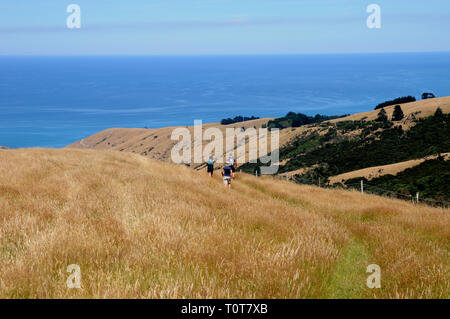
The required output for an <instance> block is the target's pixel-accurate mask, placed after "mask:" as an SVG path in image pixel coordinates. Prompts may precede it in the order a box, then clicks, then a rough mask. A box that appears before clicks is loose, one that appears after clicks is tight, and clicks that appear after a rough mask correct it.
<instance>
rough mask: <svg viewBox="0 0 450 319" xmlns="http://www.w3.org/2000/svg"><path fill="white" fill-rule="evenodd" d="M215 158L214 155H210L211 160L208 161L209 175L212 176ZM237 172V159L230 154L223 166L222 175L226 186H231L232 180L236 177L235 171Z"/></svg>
mask: <svg viewBox="0 0 450 319" xmlns="http://www.w3.org/2000/svg"><path fill="white" fill-rule="evenodd" d="M214 162H215V160H214V158H213V157H212V156H210V157H209V160H208V161H207V162H206V166H207V169H206V171H207V172H208V174H209V176H210V177H212V176H213V174H214ZM235 172H236V160H235V159H234V157H232V156H230V157H229V158H228V159H227V162H226V164H225V165H224V167H223V168H222V177H223V185H225V187H228V188H231V180H232V179H233V178H234V173H235Z"/></svg>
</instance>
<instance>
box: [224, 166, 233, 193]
mask: <svg viewBox="0 0 450 319" xmlns="http://www.w3.org/2000/svg"><path fill="white" fill-rule="evenodd" d="M222 176H223V185H225V187H227V186H228V189H231V178H233V177H234V173H233V169H232V168H231V164H230V162H227V164H226V165H225V166H224V167H223V169H222Z"/></svg>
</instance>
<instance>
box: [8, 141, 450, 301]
mask: <svg viewBox="0 0 450 319" xmlns="http://www.w3.org/2000/svg"><path fill="white" fill-rule="evenodd" d="M449 239H450V217H449V211H448V210H443V209H436V208H430V207H425V206H414V205H412V204H409V203H406V202H401V201H396V200H389V199H383V198H380V197H376V196H370V195H361V194H359V193H357V192H349V191H339V190H324V189H318V188H315V187H309V186H298V185H295V184H292V183H289V182H283V181H277V180H274V179H273V178H259V179H258V178H255V177H253V176H249V175H244V174H242V175H239V176H238V177H237V179H236V180H235V182H234V184H233V189H232V190H230V191H226V190H225V189H224V187H223V185H221V183H220V179H219V177H218V176H215V177H214V178H213V179H210V178H209V177H207V176H206V174H204V173H202V172H196V171H193V170H190V169H188V168H185V167H181V166H175V165H171V164H167V163H161V162H157V161H153V160H150V159H147V158H145V157H142V156H139V155H134V154H130V153H119V152H112V151H110V152H108V151H90V150H68V149H66V150H44V149H32V150H8V151H0V296H1V297H2V298H105V297H107V298H186V297H188V298H210V297H217V298H232V297H235V298H340V297H343V298H364V297H368V298H415V297H418V298H448V297H449V264H450V260H449V242H450V241H449ZM372 263H376V264H378V265H380V266H381V270H382V279H381V283H382V288H381V289H369V288H367V287H366V284H365V283H366V278H367V276H368V274H366V272H365V271H366V267H367V265H369V264H372ZM70 264H78V265H79V266H80V267H81V275H82V281H81V289H68V288H67V287H66V279H67V276H68V273H66V267H67V266H68V265H70Z"/></svg>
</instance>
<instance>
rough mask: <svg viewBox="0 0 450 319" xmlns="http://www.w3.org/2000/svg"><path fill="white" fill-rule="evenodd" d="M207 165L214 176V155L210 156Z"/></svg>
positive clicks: (208, 170) (209, 172)
mask: <svg viewBox="0 0 450 319" xmlns="http://www.w3.org/2000/svg"><path fill="white" fill-rule="evenodd" d="M206 166H207V172H208V174H209V176H210V177H212V176H213V173H214V158H213V157H212V156H210V157H209V160H208V161H207V162H206Z"/></svg>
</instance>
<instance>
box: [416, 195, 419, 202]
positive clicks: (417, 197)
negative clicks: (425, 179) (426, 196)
mask: <svg viewBox="0 0 450 319" xmlns="http://www.w3.org/2000/svg"><path fill="white" fill-rule="evenodd" d="M416 201H417V204H418V203H419V192H417V193H416Z"/></svg>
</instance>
